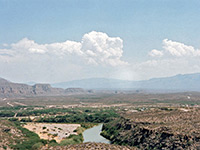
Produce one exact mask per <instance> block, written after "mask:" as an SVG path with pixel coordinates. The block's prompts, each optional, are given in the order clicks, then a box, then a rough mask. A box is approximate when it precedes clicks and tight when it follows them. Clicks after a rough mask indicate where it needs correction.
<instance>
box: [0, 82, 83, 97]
mask: <svg viewBox="0 0 200 150" xmlns="http://www.w3.org/2000/svg"><path fill="white" fill-rule="evenodd" d="M83 92H85V91H84V90H83V89H81V88H69V89H66V90H64V89H61V88H53V87H51V85H50V84H35V85H33V86H30V85H26V84H20V83H13V82H10V81H7V80H5V79H2V78H0V97H22V96H56V95H67V94H70V93H83Z"/></svg>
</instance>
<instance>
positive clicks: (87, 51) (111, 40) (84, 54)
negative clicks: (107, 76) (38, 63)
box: [0, 31, 128, 66]
mask: <svg viewBox="0 0 200 150" xmlns="http://www.w3.org/2000/svg"><path fill="white" fill-rule="evenodd" d="M31 54H32V55H47V56H54V57H56V56H57V57H58V58H65V57H68V56H72V55H73V56H75V57H78V58H79V59H83V60H85V61H86V62H87V63H88V64H95V65H110V66H118V65H127V64H128V63H127V62H125V61H122V60H121V57H122V54H123V40H122V39H121V38H119V37H109V36H108V35H107V34H106V33H102V32H96V31H92V32H90V33H87V34H85V35H84V36H83V37H82V40H81V42H75V41H69V40H67V41H65V42H61V43H51V44H38V43H36V42H35V41H33V40H29V39H28V38H24V39H22V40H20V41H19V42H17V43H13V44H11V45H10V48H9V49H0V57H1V58H3V57H4V59H5V57H7V58H8V59H11V58H12V57H15V56H18V55H31ZM9 57H10V58H9Z"/></svg>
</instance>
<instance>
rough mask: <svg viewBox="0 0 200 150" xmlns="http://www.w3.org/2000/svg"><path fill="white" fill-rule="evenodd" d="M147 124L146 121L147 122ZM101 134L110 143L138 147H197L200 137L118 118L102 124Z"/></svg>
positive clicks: (181, 149) (180, 148) (181, 148)
mask: <svg viewBox="0 0 200 150" xmlns="http://www.w3.org/2000/svg"><path fill="white" fill-rule="evenodd" d="M147 124H148V123H147ZM102 135H103V136H104V137H106V138H108V139H109V140H111V142H112V143H115V144H120V145H129V146H136V147H138V148H139V149H163V150H165V149H166V150H167V149H178V150H183V149H190V150H191V149H198V148H200V147H198V142H199V141H200V137H197V136H192V135H184V134H181V133H180V134H173V133H172V132H170V130H169V129H168V128H167V127H164V126H160V127H157V128H156V129H149V128H147V127H146V125H145V122H141V123H138V122H137V123H136V122H133V121H132V120H130V119H125V118H120V119H118V120H114V121H112V122H109V123H106V124H104V125H103V132H102Z"/></svg>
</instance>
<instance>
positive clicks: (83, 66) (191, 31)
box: [0, 0, 200, 82]
mask: <svg viewBox="0 0 200 150" xmlns="http://www.w3.org/2000/svg"><path fill="white" fill-rule="evenodd" d="M199 8H200V1H199V0H0V76H1V77H4V78H7V79H10V80H13V81H18V82H19V81H20V82H26V81H37V82H60V81H68V80H74V79H82V78H90V77H109V78H119V79H125V80H126V79H128V80H140V79H149V78H152V77H163V76H171V75H175V74H179V73H193V72H200V50H199V49H200V9H199Z"/></svg>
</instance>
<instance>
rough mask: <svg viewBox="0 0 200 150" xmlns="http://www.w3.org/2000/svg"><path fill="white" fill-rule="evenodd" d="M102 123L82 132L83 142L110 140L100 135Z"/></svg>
mask: <svg viewBox="0 0 200 150" xmlns="http://www.w3.org/2000/svg"><path fill="white" fill-rule="evenodd" d="M102 126H103V124H99V125H98V126H94V127H93V128H90V129H87V130H85V131H84V132H83V138H84V141H83V143H85V142H96V143H109V144H110V141H109V140H107V139H106V138H104V137H103V136H101V135H100V133H101V129H102Z"/></svg>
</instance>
